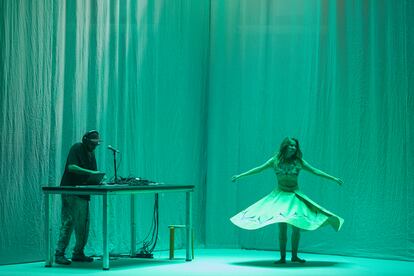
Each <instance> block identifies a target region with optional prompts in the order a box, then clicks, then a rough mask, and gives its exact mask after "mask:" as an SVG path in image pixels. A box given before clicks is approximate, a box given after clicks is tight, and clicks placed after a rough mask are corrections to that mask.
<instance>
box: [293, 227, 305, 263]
mask: <svg viewBox="0 0 414 276" xmlns="http://www.w3.org/2000/svg"><path fill="white" fill-rule="evenodd" d="M299 240H300V229H299V228H297V227H295V226H292V262H298V263H304V262H305V260H304V259H300V258H299V257H298V248H299Z"/></svg>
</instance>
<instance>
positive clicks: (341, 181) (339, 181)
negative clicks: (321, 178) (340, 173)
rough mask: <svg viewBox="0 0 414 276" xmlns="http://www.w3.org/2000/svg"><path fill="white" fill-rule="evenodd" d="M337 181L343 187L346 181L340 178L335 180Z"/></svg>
mask: <svg viewBox="0 0 414 276" xmlns="http://www.w3.org/2000/svg"><path fill="white" fill-rule="evenodd" d="M335 181H336V182H338V184H339V185H341V186H342V184H344V181H343V180H342V179H340V178H339V177H337V178H335Z"/></svg>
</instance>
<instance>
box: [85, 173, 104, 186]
mask: <svg viewBox="0 0 414 276" xmlns="http://www.w3.org/2000/svg"><path fill="white" fill-rule="evenodd" d="M104 176H105V173H97V174H90V175H89V177H88V179H87V180H86V182H85V184H84V185H100V184H101V183H102V180H103V178H104Z"/></svg>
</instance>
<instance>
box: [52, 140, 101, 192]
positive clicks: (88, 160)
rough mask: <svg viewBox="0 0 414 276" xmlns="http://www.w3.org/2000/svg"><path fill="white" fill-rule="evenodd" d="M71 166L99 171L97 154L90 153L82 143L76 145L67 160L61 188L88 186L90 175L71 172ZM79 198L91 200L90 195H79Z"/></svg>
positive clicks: (71, 149)
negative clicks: (87, 181)
mask: <svg viewBox="0 0 414 276" xmlns="http://www.w3.org/2000/svg"><path fill="white" fill-rule="evenodd" d="M69 165H77V166H79V167H81V168H84V169H88V170H93V171H96V170H97V166H96V159H95V153H94V152H89V151H88V150H87V149H86V146H85V145H84V144H82V143H76V144H74V145H73V146H72V147H71V148H70V151H69V154H68V158H67V160H66V165H65V172H64V173H63V176H62V180H61V181H60V186H78V185H86V184H85V182H86V180H87V179H88V177H89V175H87V174H85V175H84V174H77V173H72V172H69V169H68V167H69ZM79 197H81V198H84V199H87V200H89V199H90V196H89V195H79Z"/></svg>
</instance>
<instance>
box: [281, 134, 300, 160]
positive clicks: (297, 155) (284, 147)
mask: <svg viewBox="0 0 414 276" xmlns="http://www.w3.org/2000/svg"><path fill="white" fill-rule="evenodd" d="M292 140H293V141H295V143H296V152H295V154H294V155H293V156H292V157H290V158H287V157H286V152H287V147H288V146H289V145H290V142H291V141H292ZM277 160H278V161H279V162H281V163H284V162H289V161H294V160H298V161H300V162H302V151H301V150H300V146H299V141H298V139H296V138H291V137H286V138H285V139H283V141H282V143H281V144H280V149H279V152H278V153H277Z"/></svg>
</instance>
